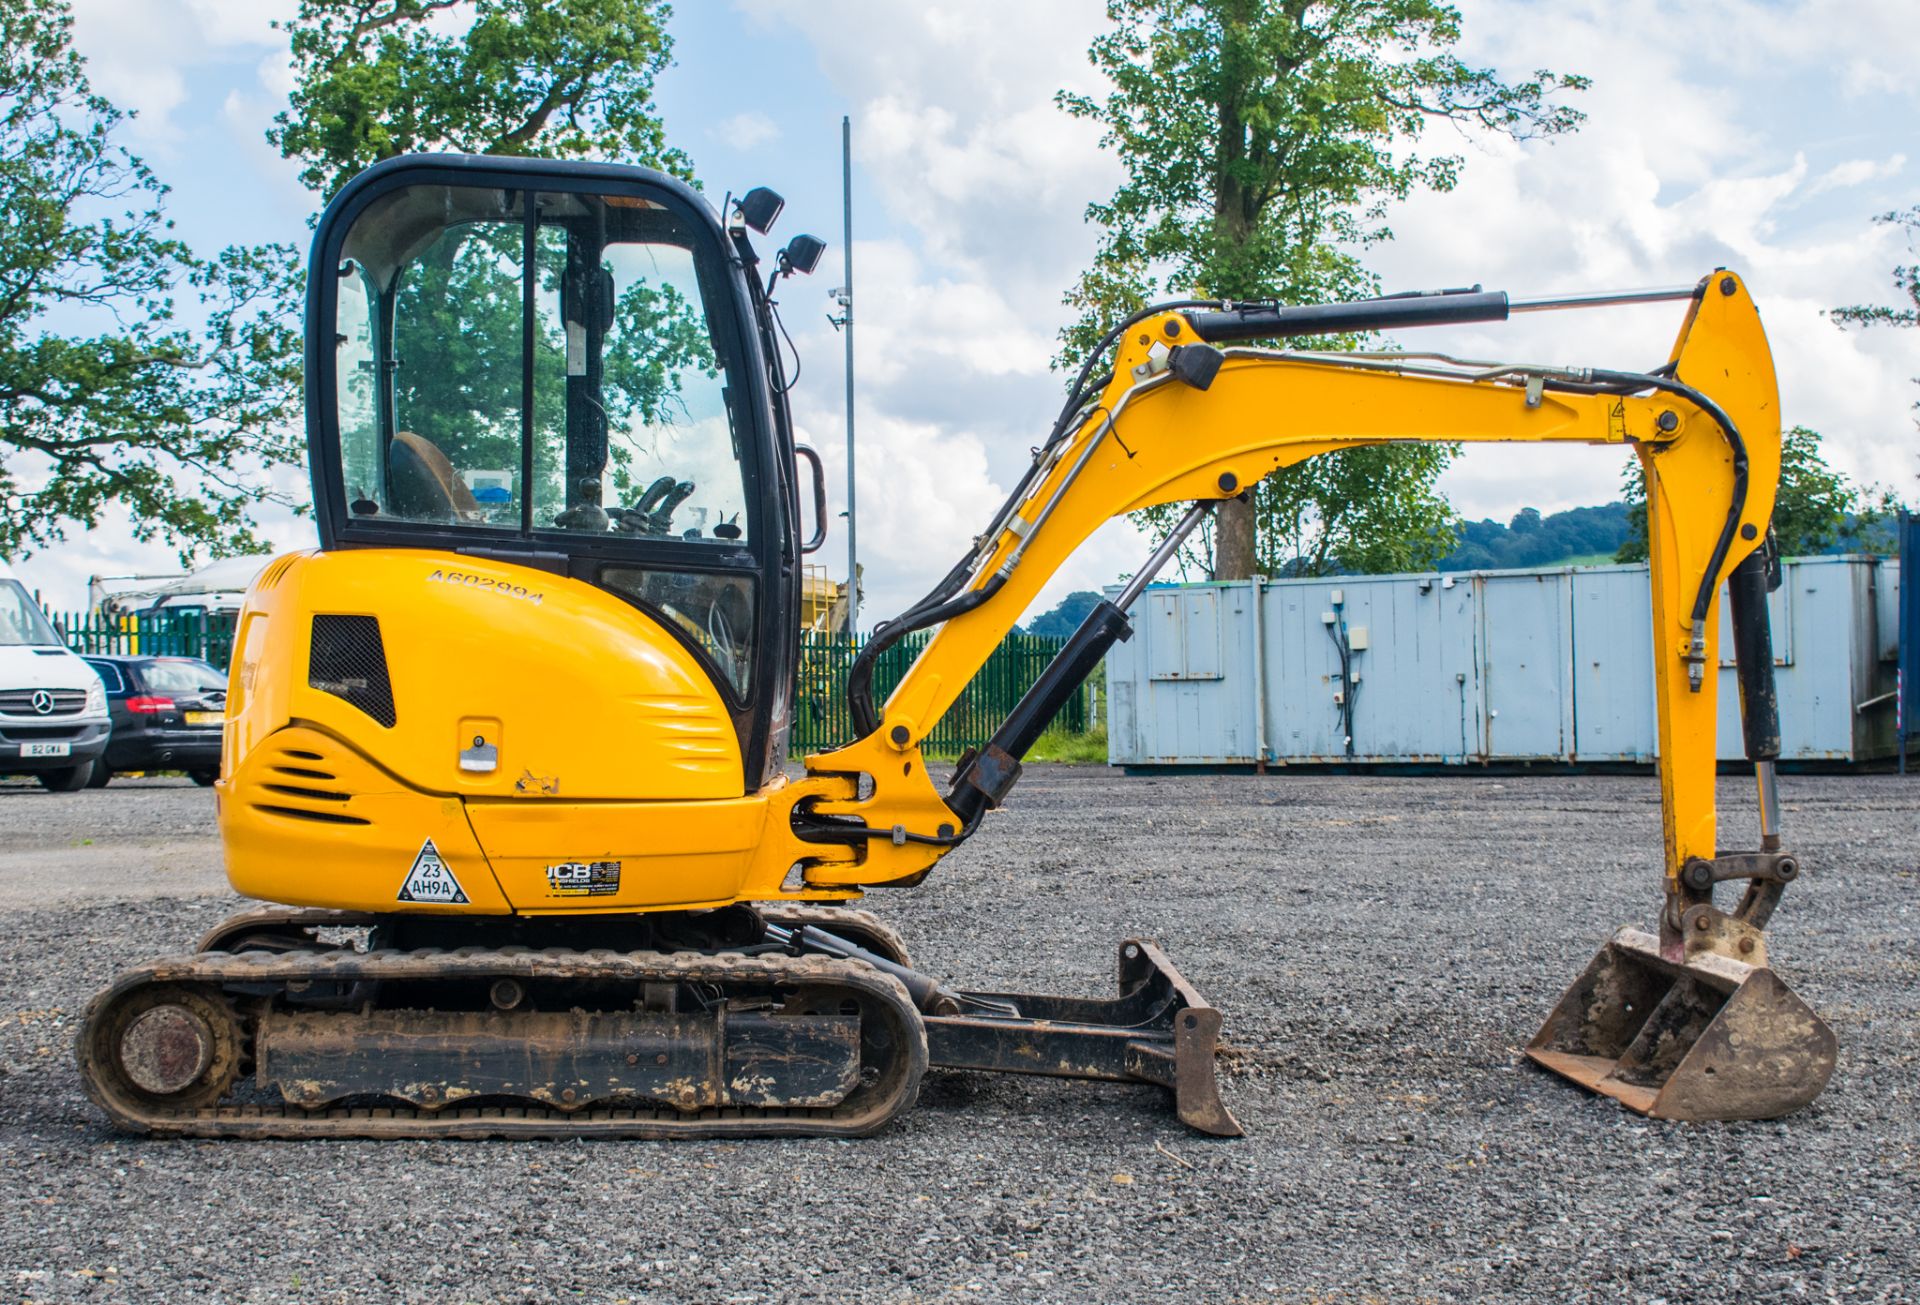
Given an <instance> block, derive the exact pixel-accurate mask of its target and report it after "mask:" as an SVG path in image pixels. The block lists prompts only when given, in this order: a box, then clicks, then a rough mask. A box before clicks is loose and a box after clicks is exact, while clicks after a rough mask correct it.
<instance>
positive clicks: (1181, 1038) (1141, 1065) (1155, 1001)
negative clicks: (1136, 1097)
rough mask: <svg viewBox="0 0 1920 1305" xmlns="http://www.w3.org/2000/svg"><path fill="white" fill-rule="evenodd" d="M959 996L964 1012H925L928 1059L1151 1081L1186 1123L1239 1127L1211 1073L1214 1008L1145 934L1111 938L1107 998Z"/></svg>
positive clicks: (1214, 1130)
mask: <svg viewBox="0 0 1920 1305" xmlns="http://www.w3.org/2000/svg"><path fill="white" fill-rule="evenodd" d="M960 996H961V999H962V1001H963V1002H964V1003H965V1006H966V1008H967V1009H966V1011H965V1012H964V1013H947V1014H937V1015H928V1016H927V1017H926V1027H927V1049H928V1060H929V1063H930V1064H931V1065H933V1066H935V1067H938V1068H942V1069H977V1070H989V1071H993V1072H996V1073H1006V1074H1046V1075H1050V1076H1052V1077H1055V1078H1086V1079H1105V1080H1108V1081H1110V1082H1117V1083H1151V1084H1154V1085H1156V1086H1158V1087H1163V1088H1166V1089H1167V1090H1169V1091H1170V1092H1172V1093H1173V1107H1174V1113H1175V1114H1177V1115H1178V1116H1179V1117H1180V1122H1181V1123H1183V1124H1185V1125H1186V1126H1187V1127H1189V1128H1192V1129H1195V1130H1197V1131H1198V1132H1202V1133H1211V1134H1212V1135H1214V1136H1215V1137H1240V1136H1242V1135H1243V1134H1244V1132H1245V1130H1244V1129H1242V1128H1241V1127H1240V1121H1239V1120H1237V1119H1235V1118H1234V1117H1233V1114H1232V1112H1231V1111H1229V1110H1228V1109H1227V1108H1226V1106H1225V1105H1224V1104H1222V1102H1221V1100H1220V1088H1219V1083H1218V1080H1217V1079H1216V1078H1215V1077H1214V1055H1215V1052H1216V1050H1217V1049H1218V1046H1219V1037H1220V1012H1219V1011H1218V1010H1216V1009H1215V1008H1214V1007H1212V1006H1211V1005H1209V1004H1208V1003H1207V1001H1206V999H1205V998H1204V997H1202V996H1201V995H1200V994H1199V992H1198V991H1196V990H1195V988H1194V987H1193V985H1192V984H1191V983H1189V982H1187V980H1186V978H1185V976H1183V975H1182V974H1181V973H1180V971H1179V970H1177V969H1175V968H1174V965H1173V962H1172V961H1171V960H1169V959H1168V958H1167V955H1166V953H1165V952H1163V951H1161V950H1160V949H1159V948H1158V947H1156V946H1155V945H1154V944H1152V943H1150V942H1148V941H1146V940H1145V939H1142V938H1130V939H1128V940H1127V941H1126V942H1124V943H1122V944H1121V945H1120V992H1119V995H1118V996H1117V997H1109V998H1084V997H1058V996H1053V995H1050V994H1046V995H1042V994H1034V993H1007V992H995V993H982V992H969V993H963V994H960ZM983 1010H991V1011H993V1012H995V1013H982V1011H983Z"/></svg>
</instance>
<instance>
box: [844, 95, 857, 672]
mask: <svg viewBox="0 0 1920 1305" xmlns="http://www.w3.org/2000/svg"><path fill="white" fill-rule="evenodd" d="M840 203H841V209H842V212H843V213H844V214H845V224H844V227H843V237H842V240H841V245H840V248H841V250H842V251H843V252H842V256H843V258H844V259H845V260H846V269H847V276H846V296H847V297H846V301H845V305H844V307H843V310H842V311H843V313H844V316H845V321H844V323H843V325H844V327H845V331H844V334H845V335H846V337H847V633H848V634H850V635H853V636H854V637H856V638H857V637H859V634H860V548H859V528H858V526H857V524H856V522H857V517H856V516H855V503H854V475H853V119H852V118H850V117H842V118H841V119H840Z"/></svg>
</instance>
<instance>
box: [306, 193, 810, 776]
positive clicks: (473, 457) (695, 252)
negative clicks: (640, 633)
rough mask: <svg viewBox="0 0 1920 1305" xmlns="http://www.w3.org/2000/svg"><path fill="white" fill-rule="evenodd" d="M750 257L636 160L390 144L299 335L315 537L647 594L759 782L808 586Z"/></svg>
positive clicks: (785, 436) (323, 241) (323, 238)
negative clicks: (403, 153)
mask: <svg viewBox="0 0 1920 1305" xmlns="http://www.w3.org/2000/svg"><path fill="white" fill-rule="evenodd" d="M751 255H752V251H751V249H750V248H749V247H748V246H747V244H746V241H745V239H744V237H737V236H734V235H731V234H729V233H728V232H726V231H725V230H723V229H722V227H721V226H720V224H719V222H718V221H717V220H716V219H715V216H714V214H713V213H712V211H711V210H710V209H709V208H708V207H707V205H706V203H705V201H704V200H703V199H701V198H700V197H699V196H698V195H697V194H696V193H694V192H693V191H692V190H690V189H689V188H688V187H686V186H685V185H683V184H682V183H680V182H678V181H676V180H674V179H672V178H670V177H667V176H664V175H663V174H660V173H656V172H653V171H651V170H648V169H642V168H629V167H619V166H614V165H607V164H581V163H564V164H563V163H551V162H545V161H535V160H518V159H481V158H467V157H459V156H413V157H409V158H405V159H399V160H394V161H392V162H389V163H387V164H383V165H380V166H378V167H375V168H373V169H371V170H369V171H368V172H366V173H364V174H362V175H361V176H360V177H358V178H356V179H355V181H353V182H352V183H350V184H349V185H348V187H347V188H346V189H345V190H343V191H342V192H341V194H340V196H339V197H338V198H337V199H336V200H335V201H334V203H333V204H332V205H331V206H330V207H329V208H328V210H327V212H326V214H325V215H324V217H323V218H322V220H321V224H320V227H319V230H318V232H317V233H316V236H315V242H314V253H313V263H312V269H311V276H310V297H309V310H308V311H309V340H310V347H309V349H308V352H307V359H308V393H309V395H310V396H311V398H310V402H309V405H308V437H309V448H310V459H311V464H312V475H313V483H314V497H315V504H316V509H317V514H318V517H319V525H320V535H321V542H322V546H323V547H324V548H326V549H351V548H366V547H378V548H396V547H399V548H406V547H415V548H432V549H443V550H453V551H456V552H459V553H464V554H468V555H471V556H475V557H481V558H489V559H493V560H498V561H505V562H512V563H516V564H519V565H524V566H531V567H537V568H541V569H544V570H547V571H550V572H553V573H555V574H560V575H566V576H569V577H572V578H574V579H577V580H581V581H585V582H587V583H589V584H592V585H595V586H597V587H598V588H600V589H602V590H604V591H606V592H607V593H609V594H613V595H615V596H617V597H618V598H620V599H621V600H622V601H624V602H627V603H630V604H632V605H633V606H635V607H637V608H640V609H641V610H643V611H645V612H646V613H647V614H648V615H649V616H651V617H653V618H654V619H655V620H656V621H657V622H658V623H659V625H660V626H661V627H662V628H664V629H665V630H667V631H669V632H670V633H671V634H672V635H673V637H674V638H676V639H678V640H679V641H680V642H681V643H682V644H684V645H685V646H686V647H687V648H688V649H689V650H690V651H691V652H692V653H693V654H694V655H695V656H696V657H697V658H698V660H699V662H700V664H701V665H702V666H703V667H704V668H705V669H706V671H707V673H708V675H709V677H710V678H711V679H712V681H713V682H714V684H715V685H716V686H717V687H718V689H719V690H720V691H721V693H722V694H723V696H724V697H725V699H726V701H727V703H728V704H729V709H730V712H731V715H732V717H733V721H734V726H735V730H736V733H737V734H738V736H739V743H740V752H741V756H742V758H743V761H744V762H745V766H744V769H745V775H744V779H745V784H746V786H747V788H749V789H752V788H757V787H759V785H760V784H762V783H764V782H765V780H766V779H767V778H768V777H769V776H770V775H771V774H772V773H773V772H774V770H775V769H776V768H777V766H778V764H779V761H780V759H782V757H783V755H784V751H785V720H786V708H785V706H784V704H785V702H786V701H787V698H788V686H789V682H790V681H791V679H792V676H793V667H794V661H795V656H796V643H795V640H796V638H797V621H796V617H795V613H796V612H797V606H798V596H799V595H798V587H799V565H798V562H799V557H798V551H799V541H798V525H797V520H796V517H797V495H796V490H795V484H794V481H795V475H794V470H793V462H792V457H793V452H792V439H791V434H790V432H789V430H788V429H787V422H786V420H785V410H784V407H783V405H782V401H781V398H780V389H781V385H782V382H781V380H780V377H779V374H778V369H777V363H775V362H774V361H773V358H774V355H773V354H772V352H771V351H770V350H769V349H768V347H767V321H768V319H767V316H766V314H767V309H766V306H765V303H764V299H763V297H762V296H761V295H760V293H759V290H758V288H757V283H756V282H755V280H754V279H753V271H752V265H751V262H750V259H751ZM329 341H330V342H331V347H323V346H324V345H325V344H326V343H327V342H329Z"/></svg>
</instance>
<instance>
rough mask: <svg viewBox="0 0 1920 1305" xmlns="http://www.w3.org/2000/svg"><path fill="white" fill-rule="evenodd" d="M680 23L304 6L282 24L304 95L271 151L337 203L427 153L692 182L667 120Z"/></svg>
mask: <svg viewBox="0 0 1920 1305" xmlns="http://www.w3.org/2000/svg"><path fill="white" fill-rule="evenodd" d="M671 13H672V10H671V8H670V7H669V6H668V5H667V4H665V3H664V0H300V8H299V11H298V12H297V13H296V14H295V15H294V17H293V18H292V19H291V20H289V21H288V22H286V23H284V24H281V25H280V26H282V27H283V28H284V29H285V30H286V31H287V33H288V35H289V37H290V38H291V42H292V46H293V69H294V76H295V86H294V90H293V94H292V96H291V98H290V101H289V104H288V108H287V110H286V111H285V112H283V113H281V114H279V115H278V116H276V117H275V118H274V120H273V121H274V125H273V127H272V129H270V130H269V131H268V132H267V139H268V140H269V141H271V142H272V143H273V144H274V145H275V146H277V147H278V148H279V150H280V152H281V153H282V154H283V155H285V156H286V157H287V158H290V159H297V160H299V162H300V163H301V164H302V165H303V167H302V170H301V173H300V179H301V181H302V182H304V183H305V184H306V185H307V186H308V187H309V188H311V189H313V190H316V191H319V192H320V193H321V194H322V195H323V196H330V195H332V194H333V192H334V191H336V190H338V189H339V188H340V187H341V186H342V185H343V184H344V183H345V182H346V181H347V180H348V179H349V178H350V177H352V176H353V175H354V174H355V173H358V172H361V171H363V170H364V169H366V168H368V167H370V166H372V165H373V164H375V163H378V162H379V161H380V160H382V159H390V158H393V157H395V156H396V155H400V154H411V153H415V152H418V151H422V150H451V151H454V152H457V153H462V154H504V155H531V156H536V157H540V158H589V157H600V158H612V159H618V160H620V161H621V162H624V163H644V164H647V165H649V166H652V167H657V168H661V169H664V170H666V171H669V172H674V173H677V174H679V175H681V176H688V175H690V165H689V163H688V161H687V157H686V155H684V154H682V153H681V152H680V151H679V150H676V149H672V148H670V147H669V146H668V145H667V143H666V128H665V127H664V125H663V124H662V123H661V121H660V119H659V117H658V116H657V115H656V114H655V113H654V112H653V83H654V78H655V77H657V76H658V75H659V74H660V72H661V71H662V70H663V69H665V68H666V67H667V65H668V64H669V63H670V62H672V53H673V42H672V40H671V39H670V38H669V37H668V35H667V30H666V24H667V19H668V18H669V16H670V15H671ZM455 20H459V21H455Z"/></svg>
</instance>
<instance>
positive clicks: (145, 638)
mask: <svg viewBox="0 0 1920 1305" xmlns="http://www.w3.org/2000/svg"><path fill="white" fill-rule="evenodd" d="M47 620H49V621H51V622H52V623H53V628H54V629H55V630H57V631H58V632H59V634H60V637H61V638H62V639H64V640H66V643H67V647H69V648H71V649H73V650H74V651H75V652H77V653H122V654H126V655H129V656H133V655H138V656H141V657H200V658H204V659H205V660H206V661H209V662H211V663H212V664H213V666H214V667H215V669H217V670H222V671H224V670H226V669H227V660H228V658H230V657H231V656H232V655H233V627H234V621H235V616H234V614H233V613H232V612H208V611H203V610H200V609H197V608H183V609H182V610H180V611H177V612H160V613H143V614H142V615H139V616H102V615H100V614H99V613H97V612H94V613H88V614H85V615H79V614H75V613H71V612H66V613H62V612H48V613H47Z"/></svg>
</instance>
